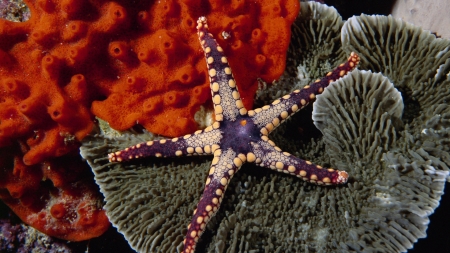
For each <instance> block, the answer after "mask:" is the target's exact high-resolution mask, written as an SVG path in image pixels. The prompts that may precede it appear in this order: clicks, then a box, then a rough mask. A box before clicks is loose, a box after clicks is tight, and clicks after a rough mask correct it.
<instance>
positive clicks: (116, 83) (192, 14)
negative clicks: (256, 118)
mask: <svg viewBox="0 0 450 253" xmlns="http://www.w3.org/2000/svg"><path fill="white" fill-rule="evenodd" d="M25 2H26V3H27V4H28V6H29V7H30V10H31V18H30V20H29V21H27V22H23V23H13V22H9V21H5V20H0V147H11V146H14V145H17V143H20V145H21V147H22V148H21V149H20V152H19V153H14V157H16V159H15V160H16V161H15V162H14V164H15V166H19V164H20V163H19V162H18V160H22V162H23V163H22V164H21V165H20V166H22V167H25V168H28V167H30V168H34V167H35V166H38V167H39V168H40V167H42V166H44V165H45V164H46V163H48V162H49V161H53V159H54V158H55V157H60V156H62V155H65V154H68V153H70V152H72V151H74V150H76V149H77V148H78V144H77V143H78V141H80V140H81V139H82V138H83V137H84V136H86V135H87V134H88V133H89V132H90V131H91V129H92V127H93V119H94V115H95V116H98V117H100V118H102V119H104V120H106V121H107V122H109V124H110V125H111V126H112V127H113V128H115V129H117V130H125V129H128V128H130V127H132V126H133V125H135V124H137V123H138V124H141V125H143V126H144V127H145V128H146V129H147V130H149V131H150V132H153V133H157V134H163V135H166V136H179V135H182V134H185V133H188V132H193V131H194V130H196V128H197V123H196V122H195V121H194V114H195V113H196V112H197V111H198V109H199V107H200V105H202V104H205V102H209V100H210V88H209V81H208V80H207V76H208V75H207V73H206V65H205V60H204V58H203V53H202V50H201V48H200V45H199V42H198V38H197V35H196V28H195V27H196V20H197V18H198V17H199V16H207V18H208V23H209V26H210V31H211V32H212V33H214V37H216V38H217V39H218V41H219V43H220V45H222V47H223V49H224V51H225V53H226V55H228V56H229V62H230V65H231V67H232V68H233V71H234V75H235V78H236V79H237V80H238V85H239V90H240V94H241V98H242V100H243V102H244V104H245V106H246V107H247V108H250V107H251V106H252V104H253V96H254V94H255V91H256V89H257V78H262V79H263V80H265V81H267V82H271V81H273V80H275V79H277V78H278V77H279V76H280V75H281V74H282V72H283V70H284V67H285V57H286V51H287V47H288V44H289V38H290V25H291V24H292V22H293V21H294V19H295V17H296V16H297V14H298V11H299V7H300V5H299V2H298V0H276V1H274V0H251V1H249V0H247V1H244V0H227V1H225V0H215V1H213V0H210V1H206V0H203V1H200V0H184V1H175V0H166V1H150V2H149V1H124V0H123V1H116V2H111V1H105V0H103V1H101V0H98V1H93V0H63V1H56V0H36V1H25ZM2 156H5V154H2ZM15 166H9V167H7V168H10V169H11V170H12V168H13V167H14V171H15V170H16V167H15ZM20 166H19V167H20ZM30 168H28V169H25V171H27V173H31V175H34V174H33V173H37V172H36V171H34V170H33V169H30ZM71 168H72V166H71ZM72 169H74V168H72ZM36 170H38V169H36ZM31 171H33V172H31ZM63 172H64V173H67V170H61V171H59V173H63ZM11 173H12V172H10V171H8V170H5V169H4V170H3V171H2V172H0V177H1V176H2V175H3V174H6V175H9V176H8V179H9V181H2V182H3V183H2V184H0V189H6V190H7V193H8V194H6V193H5V194H2V199H4V200H5V201H6V202H7V203H8V205H10V206H11V207H12V208H13V209H14V210H15V212H16V213H18V214H19V215H20V216H21V218H22V219H24V220H25V221H26V222H28V223H31V225H33V226H35V227H38V228H40V229H41V230H43V231H46V232H48V233H51V234H53V235H56V236H58V232H55V231H54V232H51V231H50V230H49V229H48V227H49V226H48V225H49V224H47V225H45V224H41V223H42V221H39V219H38V218H36V219H31V218H30V217H31V214H36V213H42V212H44V214H45V215H46V217H47V215H50V216H52V217H53V218H52V219H55V222H56V223H58V222H59V224H61V227H65V226H66V225H65V224H64V223H63V222H62V220H64V219H62V218H58V217H66V216H67V215H73V213H74V212H75V211H73V210H79V208H80V207H79V205H80V203H81V202H80V199H79V198H78V197H77V196H76V194H75V193H74V192H75V190H73V191H72V190H69V189H68V188H65V187H68V186H67V185H64V184H58V183H56V182H57V179H58V178H65V177H66V175H65V174H59V176H56V174H58V173H56V172H55V173H56V174H55V175H54V176H53V177H48V178H50V180H51V182H52V183H53V185H52V186H51V187H50V188H52V189H57V190H58V191H59V193H58V194H59V195H58V197H56V198H55V199H59V200H63V199H66V200H67V201H68V199H70V201H71V202H74V203H78V204H77V207H75V204H73V205H72V204H71V206H70V207H67V205H66V204H64V203H62V202H61V203H59V202H58V201H56V202H55V201H53V202H54V205H53V206H49V203H50V202H52V201H50V199H53V198H52V197H49V200H48V201H41V202H42V203H45V205H43V206H41V207H40V208H41V209H39V208H36V207H35V206H33V207H31V206H26V205H24V204H23V203H22V200H23V199H24V198H25V197H24V196H25V194H23V193H24V192H28V191H29V190H30V189H34V190H36V192H40V191H41V190H42V189H41V188H42V187H43V186H42V185H41V183H40V182H41V179H42V177H45V175H41V174H39V175H34V176H33V177H31V178H30V180H28V181H26V182H27V183H26V184H23V183H22V184H21V183H19V181H20V180H19V181H18V176H17V175H16V174H14V173H12V174H11ZM54 180H56V181H54ZM23 182H25V181H23ZM61 182H64V180H62V181H61ZM68 182H69V181H68ZM70 182H71V183H73V182H74V181H70ZM80 182H81V181H80ZM69 184H70V183H69ZM80 184H82V183H80ZM74 189H78V191H89V190H88V189H90V188H89V187H87V188H83V187H81V188H74ZM49 191H50V190H49ZM69 192H70V193H69ZM43 194H44V193H43ZM45 194H47V193H45ZM33 196H35V195H33ZM52 196H53V195H52ZM93 196H94V195H93ZM10 198H12V199H10ZM80 198H81V197H80ZM24 201H25V200H24ZM53 202H52V203H53ZM33 203H34V202H33ZM42 203H41V204H42ZM77 208H78V209H77ZM42 210H44V211H42ZM70 210H72V211H70ZM83 210H84V209H83ZM86 210H89V209H86ZM76 212H79V211H76ZM86 212H87V213H89V211H86ZM80 215H81V213H80ZM103 215H104V214H103ZM50 216H49V217H50ZM99 220H101V219H99ZM72 223H73V224H74V223H76V222H72ZM88 223H89V222H88ZM94 223H95V222H94ZM73 224H72V225H73ZM80 224H81V223H80ZM86 224H87V223H86ZM86 224H85V225H86ZM98 224H100V223H98ZM98 224H97V225H98ZM77 226H78V225H73V227H72V228H71V229H74V228H75V227H77ZM98 226H99V227H101V228H103V227H102V226H103V225H102V224H101V225H98ZM46 227H47V228H46ZM81 227H83V226H81ZM61 229H62V228H57V230H58V231H59V230H60V231H65V232H61V233H63V234H65V233H66V234H67V233H71V232H67V231H69V230H70V229H62V230H61ZM72 231H76V230H72ZM76 233H78V232H73V233H72V235H59V237H63V238H71V239H72V240H79V239H80V238H86V236H84V237H83V236H78V235H76Z"/></svg>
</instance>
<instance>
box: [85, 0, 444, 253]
mask: <svg viewBox="0 0 450 253" xmlns="http://www.w3.org/2000/svg"><path fill="white" fill-rule="evenodd" d="M301 4H302V6H301V8H302V15H301V16H300V17H299V18H298V20H297V21H296V23H295V25H294V27H293V38H292V41H291V42H292V43H291V47H290V49H289V50H290V51H289V57H288V68H287V71H286V73H285V75H284V76H283V78H282V79H281V80H279V81H278V82H277V84H276V86H272V87H269V88H264V89H261V91H259V93H258V97H257V103H258V101H259V103H260V104H267V102H270V101H271V100H273V99H275V98H278V97H280V95H283V94H280V91H282V93H288V92H290V91H292V90H294V89H296V88H299V87H302V86H304V85H306V84H307V83H308V80H314V79H315V78H317V77H320V76H323V75H324V74H326V72H327V71H329V70H330V69H331V68H333V67H334V66H335V65H336V64H337V63H339V62H343V61H344V60H345V55H347V54H348V53H350V51H355V52H357V53H358V54H359V55H360V57H361V66H360V67H359V69H362V70H361V71H360V70H355V71H353V72H352V73H350V74H349V75H347V76H345V77H344V78H342V79H340V80H339V81H337V82H335V83H332V84H330V86H329V87H328V88H327V89H325V91H324V93H323V94H322V95H320V96H317V101H316V102H315V103H314V112H313V118H314V123H315V124H316V125H317V126H318V128H319V129H320V131H322V134H320V132H318V131H316V132H314V131H313V130H314V128H315V127H314V125H313V121H312V119H311V115H308V112H305V113H298V114H297V115H294V116H293V118H292V119H291V120H290V122H288V124H284V125H286V126H280V127H279V129H277V130H276V132H275V133H273V136H271V138H272V139H273V140H274V141H275V142H276V143H277V144H278V145H279V146H280V147H282V148H283V149H285V150H289V152H291V153H293V154H295V155H296V156H299V157H302V158H304V159H309V160H311V161H313V162H315V163H318V164H322V165H325V166H333V167H337V168H339V169H344V170H346V171H347V172H348V173H349V174H350V180H349V183H348V184H347V185H344V186H341V187H320V186H315V185H310V184H308V183H305V182H303V181H302V180H298V179H297V178H295V177H291V176H288V175H280V174H277V173H274V172H272V171H270V170H267V169H263V168H259V167H255V166H252V165H249V164H246V165H244V166H243V168H242V169H241V170H240V171H239V172H238V173H237V174H236V175H235V177H234V178H233V180H231V183H230V186H229V187H228V189H227V192H226V194H225V198H224V200H223V202H222V205H221V208H220V209H219V211H218V214H217V215H216V216H215V217H214V219H213V220H212V222H210V224H209V225H208V227H207V230H206V232H205V234H204V236H202V238H201V241H200V242H199V246H198V248H199V249H204V251H205V252H405V251H407V250H408V249H410V248H412V247H413V244H414V243H415V242H416V241H417V239H418V238H423V237H425V236H426V229H427V224H428V222H429V219H428V216H429V215H430V214H432V213H433V212H434V210H435V208H436V207H437V206H438V205H439V200H440V197H441V195H442V194H443V190H444V187H445V182H446V181H447V180H448V174H449V169H448V166H449V165H450V150H449V149H450V146H449V143H450V106H449V105H447V101H449V99H450V93H449V92H448V91H449V90H450V41H449V40H445V39H437V38H435V37H434V35H432V34H430V33H429V32H426V31H423V30H422V29H420V28H418V27H415V26H412V25H410V24H407V23H405V22H402V21H399V20H395V19H393V18H392V17H384V16H366V15H362V16H359V17H353V18H351V19H349V20H348V21H346V22H345V23H343V22H342V19H341V18H340V16H339V15H338V14H337V13H336V11H335V9H334V8H330V7H326V6H324V5H320V4H317V3H312V2H308V3H301ZM342 27H343V28H342ZM341 28H342V30H341ZM341 33H342V34H341ZM340 39H341V41H340ZM305 80H307V81H305ZM262 87H265V85H262ZM311 129H313V130H311ZM310 130H311V131H312V132H311V131H310ZM309 133H312V135H313V137H314V139H312V138H311V136H310V135H309ZM151 138H153V137H152V136H151V135H147V134H145V135H126V136H123V137H115V138H105V137H104V136H102V135H97V136H93V137H90V138H88V139H86V140H85V141H84V144H83V147H82V155H83V156H84V157H85V158H86V159H87V160H88V161H89V163H90V164H91V166H92V168H93V170H94V173H95V176H96V181H97V183H98V184H99V185H100V188H101V191H102V192H103V194H104V195H105V201H106V206H105V208H106V210H107V214H108V216H109V217H110V219H111V222H112V223H113V224H114V226H116V227H117V228H118V230H119V231H120V232H121V233H123V234H124V235H125V237H126V238H127V240H128V241H129V242H130V244H131V245H132V247H133V248H135V249H139V251H142V252H144V251H145V252H176V251H177V249H178V250H180V249H181V245H182V240H183V237H184V233H185V232H186V226H187V224H188V223H189V221H190V218H191V214H192V210H194V209H195V205H196V203H197V201H198V199H199V198H200V195H201V192H202V190H203V187H204V181H205V177H206V175H207V173H208V167H209V162H208V159H202V158H199V157H195V158H192V159H190V158H186V159H177V160H168V159H146V160H141V161H137V162H134V163H128V164H126V163H124V164H110V163H109V162H108V159H107V153H108V152H111V151H115V150H118V149H121V148H123V147H126V146H129V145H130V144H135V143H137V142H140V141H142V140H143V139H145V140H148V139H151Z"/></svg>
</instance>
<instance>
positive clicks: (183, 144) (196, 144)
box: [108, 122, 222, 162]
mask: <svg viewBox="0 0 450 253" xmlns="http://www.w3.org/2000/svg"><path fill="white" fill-rule="evenodd" d="M218 127H219V123H218V122H217V123H214V124H213V125H212V126H209V127H207V128H205V129H204V130H198V131H197V132H195V133H194V134H192V135H191V134H188V135H185V136H182V137H177V138H173V139H162V140H157V141H147V142H143V143H139V144H136V145H134V146H131V147H128V148H126V149H124V150H121V151H117V152H114V153H110V154H109V155H108V158H109V161H110V162H123V161H128V160H131V159H136V158H141V157H150V156H154V157H174V156H188V155H209V154H213V153H214V151H215V150H216V149H218V148H219V145H218V144H219V141H220V139H221V138H222V133H221V132H220V130H219V129H217V128H218Z"/></svg>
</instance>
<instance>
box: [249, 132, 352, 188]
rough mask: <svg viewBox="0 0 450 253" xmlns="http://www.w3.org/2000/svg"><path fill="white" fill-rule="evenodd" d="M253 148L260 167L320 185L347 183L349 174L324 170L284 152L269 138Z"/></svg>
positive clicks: (263, 138) (264, 138)
mask: <svg viewBox="0 0 450 253" xmlns="http://www.w3.org/2000/svg"><path fill="white" fill-rule="evenodd" d="M252 146H253V149H254V150H253V151H254V154H255V156H256V157H257V158H256V164H257V165H259V166H262V167H267V168H270V169H272V170H276V171H279V172H284V173H287V174H290V175H293V176H297V177H299V178H301V179H303V180H305V181H308V182H310V183H314V184H318V185H336V184H344V183H346V182H347V179H348V174H347V172H345V171H339V170H335V169H332V168H324V167H322V166H319V165H316V164H313V163H312V162H310V161H305V160H302V159H300V158H298V157H295V156H293V155H291V154H289V153H287V152H282V151H281V149H280V148H279V147H277V146H275V143H273V142H272V141H271V140H269V138H267V136H263V137H262V140H261V141H259V142H258V143H252Z"/></svg>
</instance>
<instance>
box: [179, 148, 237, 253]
mask: <svg viewBox="0 0 450 253" xmlns="http://www.w3.org/2000/svg"><path fill="white" fill-rule="evenodd" d="M244 162H245V156H243V155H242V154H239V155H237V154H236V152H234V151H233V150H232V149H231V148H229V149H227V150H224V151H222V150H221V149H218V150H216V151H215V152H214V159H213V161H212V163H211V169H210V170H209V175H208V177H207V179H206V184H205V189H204V190H203V195H202V197H201V199H200V201H199V203H198V205H197V209H195V211H194V215H193V217H192V220H191V223H190V224H189V226H188V231H187V234H186V238H185V240H184V250H183V252H184V253H192V252H194V250H195V246H196V244H197V241H198V239H199V238H200V235H201V234H202V233H203V231H204V230H205V228H206V224H207V223H208V221H209V220H210V219H211V218H212V217H213V216H214V215H215V214H216V212H217V210H218V209H219V206H220V203H221V202H222V199H223V196H224V194H225V190H226V189H227V186H228V183H229V182H230V180H231V178H232V177H233V175H234V174H235V173H236V172H237V170H239V168H240V167H241V166H242V164H243V163H244Z"/></svg>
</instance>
